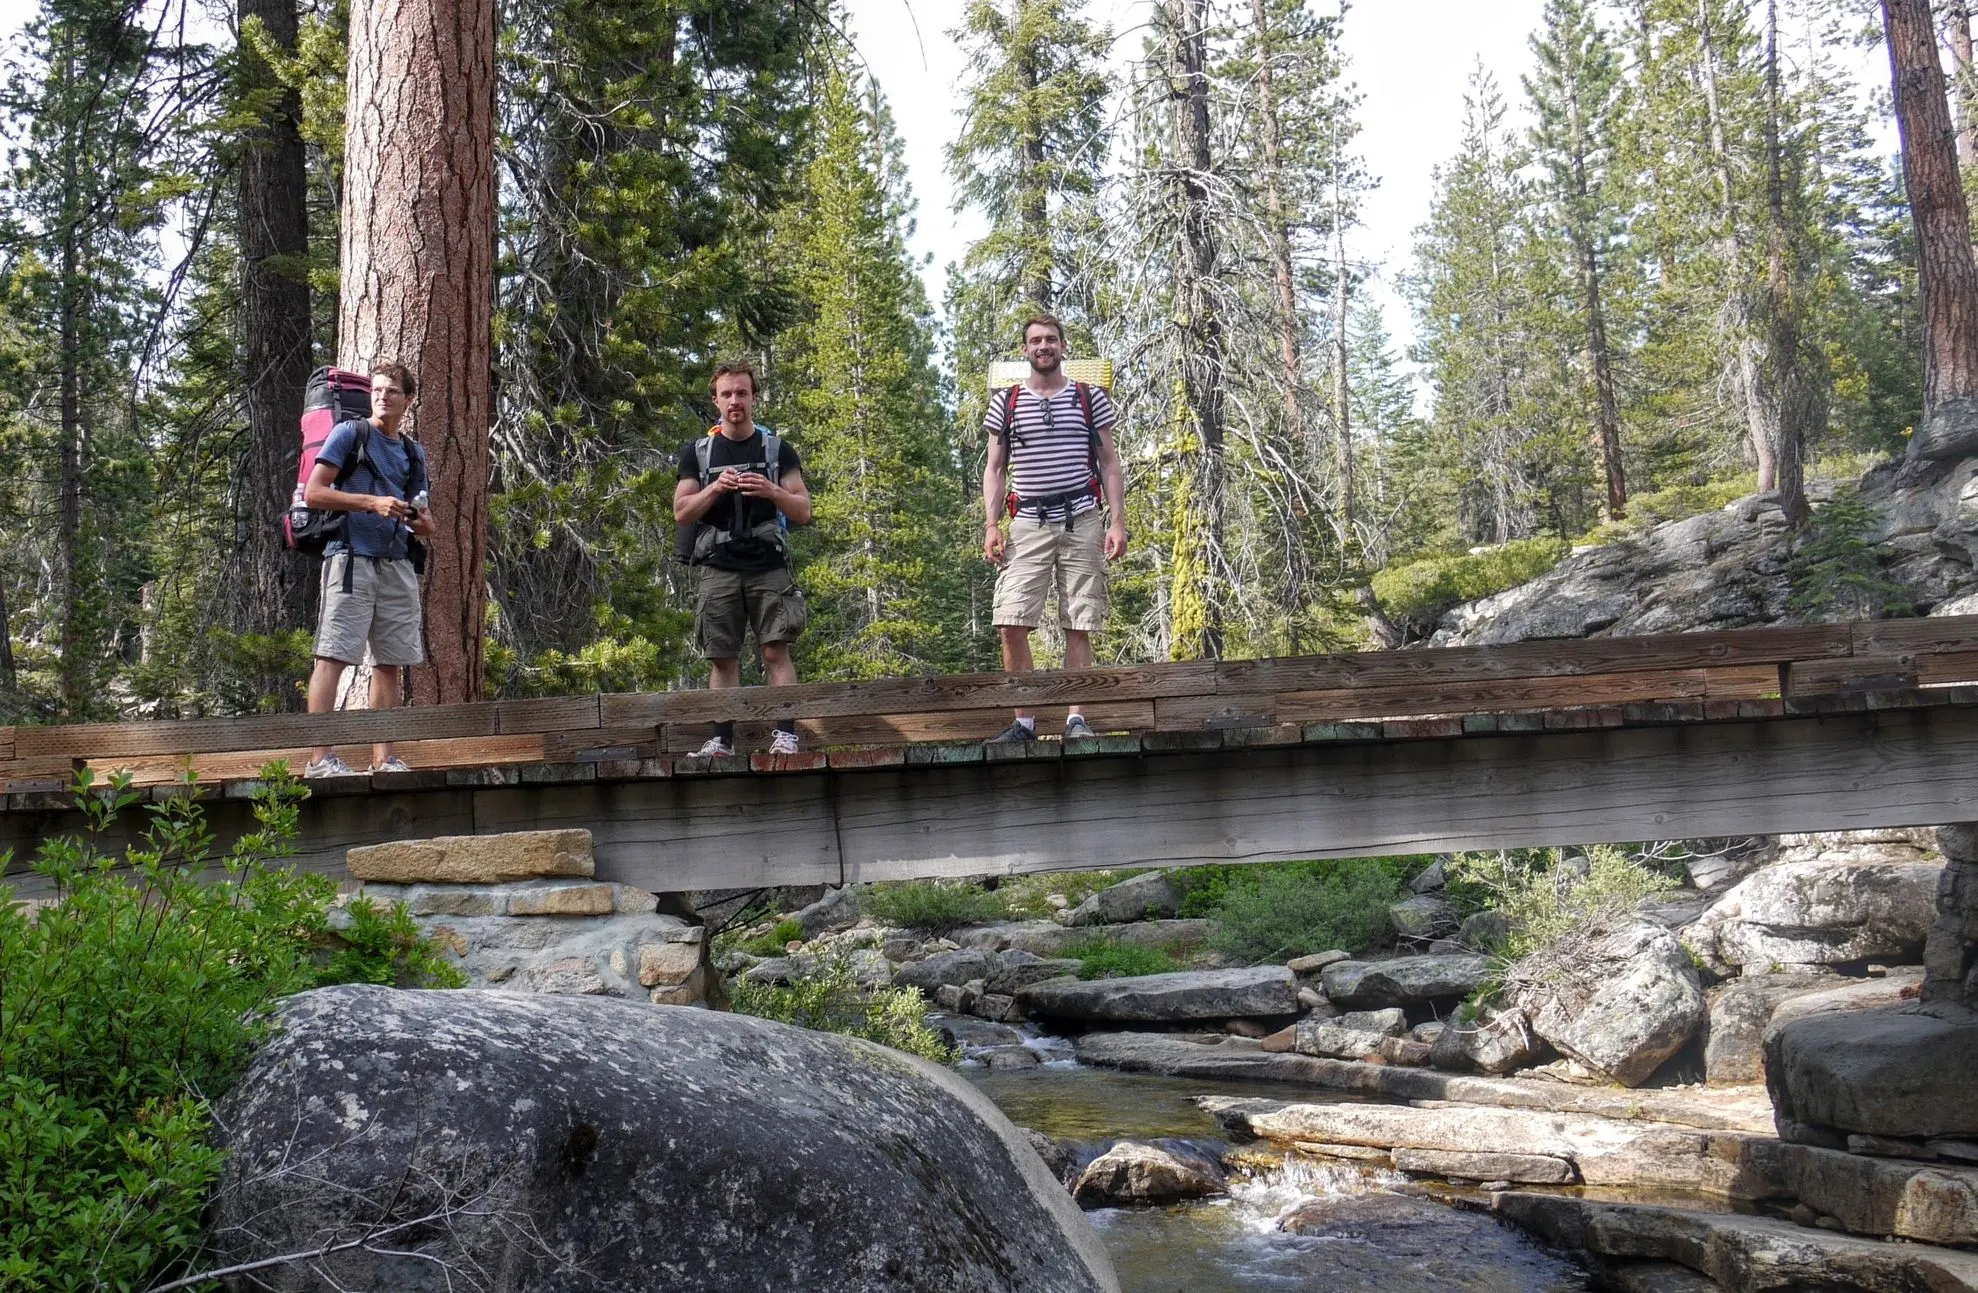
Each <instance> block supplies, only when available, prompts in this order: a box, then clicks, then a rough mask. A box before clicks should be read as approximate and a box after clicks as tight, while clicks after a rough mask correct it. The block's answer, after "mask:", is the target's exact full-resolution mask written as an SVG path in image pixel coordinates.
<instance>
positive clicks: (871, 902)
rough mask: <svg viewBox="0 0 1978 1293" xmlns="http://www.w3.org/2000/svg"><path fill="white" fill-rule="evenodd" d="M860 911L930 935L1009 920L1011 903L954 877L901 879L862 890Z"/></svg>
mask: <svg viewBox="0 0 1978 1293" xmlns="http://www.w3.org/2000/svg"><path fill="white" fill-rule="evenodd" d="M859 910H860V911H862V912H864V913H865V914H867V915H869V916H873V917H876V918H878V919H879V920H883V921H885V922H886V923H887V924H889V925H897V926H899V927H901V928H902V929H916V930H921V931H923V932H925V933H929V934H945V933H947V932H948V931H949V930H951V929H960V928H961V927H962V926H964V925H987V924H990V923H992V922H994V921H999V920H1008V919H1009V915H1010V909H1009V904H1008V903H1007V902H1005V901H1004V899H1003V896H1002V895H1001V894H999V893H990V892H989V891H988V890H986V889H983V888H981V887H979V886H977V885H972V884H964V883H959V882H956V881H951V880H898V881H888V882H885V883H881V884H873V885H867V886H866V887H865V888H863V889H861V890H860V891H859Z"/></svg>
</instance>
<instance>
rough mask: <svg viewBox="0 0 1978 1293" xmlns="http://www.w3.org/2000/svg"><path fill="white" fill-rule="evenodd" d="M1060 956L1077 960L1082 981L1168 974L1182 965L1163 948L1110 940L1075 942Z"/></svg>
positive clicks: (1097, 939) (1096, 939)
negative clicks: (1138, 945)
mask: <svg viewBox="0 0 1978 1293" xmlns="http://www.w3.org/2000/svg"><path fill="white" fill-rule="evenodd" d="M1063 955H1065V956H1067V957H1070V958H1072V959H1074V960H1076V961H1077V962H1078V963H1079V965H1078V977H1079V978H1081V979H1131V978H1136V977H1138V976H1139V975H1142V974H1167V973H1169V972H1171V971H1174V970H1179V969H1180V968H1181V962H1179V961H1177V960H1175V959H1174V956H1173V955H1172V954H1171V953H1170V952H1168V951H1167V950H1166V949H1164V948H1159V947H1136V946H1132V945H1130V944H1126V943H1120V942H1116V941H1115V940H1113V939H1110V938H1092V939H1087V940H1085V941H1084V942H1081V943H1074V944H1072V945H1071V946H1070V947H1067V948H1066V949H1065V950H1064V953H1063Z"/></svg>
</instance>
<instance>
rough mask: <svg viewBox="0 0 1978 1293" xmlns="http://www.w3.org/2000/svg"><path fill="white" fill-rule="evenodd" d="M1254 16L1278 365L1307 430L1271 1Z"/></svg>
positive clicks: (1294, 413) (1256, 5)
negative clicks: (1302, 410)
mask: <svg viewBox="0 0 1978 1293" xmlns="http://www.w3.org/2000/svg"><path fill="white" fill-rule="evenodd" d="M1250 21H1251V24H1252V26H1253V28H1254V43H1255V46H1256V50H1257V112H1258V117H1259V118H1260V120H1259V124H1260V125H1261V126H1262V127H1263V130H1264V140H1263V144H1264V218H1265V220H1266V221H1268V222H1269V225H1270V227H1269V228H1268V229H1267V230H1266V231H1265V233H1266V236H1267V237H1268V240H1269V242H1270V256H1271V281H1272V284H1273V286H1274V287H1275V288H1276V289H1277V350H1278V367H1279V370H1280V372H1281V374H1282V377H1281V380H1282V382H1283V383H1284V426H1285V431H1286V433H1287V434H1290V435H1293V436H1296V435H1297V434H1298V433H1299V431H1300V430H1301V426H1300V424H1301V422H1302V419H1301V418H1300V416H1299V409H1298V394H1299V389H1300V387H1301V386H1302V385H1303V384H1304V357H1303V355H1302V354H1301V353H1300V349H1301V347H1300V345H1299V339H1298V285H1297V280H1296V277H1295V275H1294V273H1293V271H1292V265H1291V228H1290V219H1289V217H1287V216H1286V214H1285V210H1284V161H1283V154H1284V127H1283V123H1282V122H1281V121H1280V120H1279V118H1278V102H1277V84H1276V82H1275V81H1274V80H1273V76H1272V73H1273V69H1272V67H1271V60H1272V58H1274V57H1275V56H1276V44H1275V42H1274V40H1273V39H1272V37H1273V34H1274V33H1273V32H1272V31H1271V18H1270V11H1269V9H1268V8H1267V7H1266V0H1250Z"/></svg>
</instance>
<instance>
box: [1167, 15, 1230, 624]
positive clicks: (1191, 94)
mask: <svg viewBox="0 0 1978 1293" xmlns="http://www.w3.org/2000/svg"><path fill="white" fill-rule="evenodd" d="M1166 4H1167V9H1168V21H1169V25H1170V27H1171V29H1172V41H1173V48H1172V51H1171V59H1172V68H1171V71H1170V82H1169V83H1170V91H1169V93H1170V94H1171V96H1172V109H1173V143H1172V148H1173V153H1174V156H1173V159H1172V162H1171V165H1172V166H1173V167H1174V168H1175V171H1176V175H1177V180H1178V182H1177V184H1176V185H1175V204H1176V210H1175V217H1176V223H1177V225H1178V227H1179V229H1180V243H1181V245H1180V247H1179V248H1177V251H1178V252H1179V260H1180V264H1179V265H1178V267H1177V268H1178V269H1179V275H1178V279H1179V281H1178V282H1177V284H1176V287H1177V290H1178V293H1179V295H1180V298H1181V306H1182V313H1183V316H1184V319H1185V323H1184V325H1183V341H1182V347H1183V356H1182V361H1183V362H1182V379H1181V385H1182V392H1183V401H1184V405H1185V408H1186V416H1187V420H1188V422H1189V424H1190V425H1191V429H1192V430H1193V431H1194V434H1195V441H1196V464H1195V480H1194V488H1193V491H1192V497H1191V498H1190V499H1189V500H1188V506H1189V510H1191V511H1192V512H1193V513H1195V522H1196V523H1195V525H1193V526H1190V527H1187V528H1188V529H1193V530H1194V533H1193V535H1192V536H1191V538H1192V540H1193V544H1194V548H1195V551H1194V554H1193V560H1192V561H1191V562H1189V563H1187V565H1186V566H1185V567H1184V569H1186V570H1187V571H1188V577H1189V578H1190V579H1191V581H1192V583H1193V584H1194V587H1192V588H1189V589H1187V590H1185V595H1186V596H1187V597H1188V598H1190V599H1193V600H1194V601H1196V602H1197V603H1198V605H1199V614H1200V622H1199V624H1198V625H1197V626H1195V627H1194V630H1193V632H1192V634H1191V635H1190V636H1192V637H1193V639H1194V640H1193V641H1192V642H1182V641H1179V640H1178V641H1177V643H1176V645H1177V647H1180V648H1183V649H1184V650H1186V649H1188V648H1193V650H1192V654H1195V655H1197V656H1200V657H1203V658H1207V659H1212V660H1213V659H1220V658H1221V657H1222V653H1223V617H1222V588H1221V582H1222V579H1223V566H1224V563H1223V555H1222V554H1223V524H1224V498H1223V484H1224V476H1225V470H1224V462H1223V381H1224V376H1225V367H1224V364H1223V326H1222V315H1221V307H1220V303H1219V302H1218V300H1217V284H1216V281H1215V275H1216V241H1215V224H1214V218H1213V215H1212V213H1211V212H1210V209H1209V185H1208V179H1209V174H1210V169H1211V165H1212V157H1211V154H1210V151H1209V74H1208V54H1209V36H1208V13H1207V5H1206V3H1205V0H1166ZM1179 636H1180V634H1179V631H1178V632H1177V637H1178V638H1179Z"/></svg>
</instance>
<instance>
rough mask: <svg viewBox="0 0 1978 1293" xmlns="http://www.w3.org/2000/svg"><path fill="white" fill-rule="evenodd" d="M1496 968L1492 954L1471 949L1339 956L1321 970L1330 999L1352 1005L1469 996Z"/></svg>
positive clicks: (1376, 1007) (1379, 1005)
mask: <svg viewBox="0 0 1978 1293" xmlns="http://www.w3.org/2000/svg"><path fill="white" fill-rule="evenodd" d="M1489 974H1490V961H1489V959H1488V958H1486V957H1482V956H1471V955H1468V954H1461V953H1459V954H1456V955H1443V956H1397V957H1395V958H1393V959H1392V960H1388V961H1336V962H1334V963H1333V964H1331V965H1328V966H1326V967H1325V969H1324V970H1323V971H1322V972H1321V982H1323V983H1324V984H1325V992H1326V999H1327V1000H1329V1001H1331V1002H1332V1003H1333V1004H1334V1005H1337V1006H1342V1007H1344V1008H1346V1009H1348V1010H1380V1009H1384V1008H1386V1007H1389V1006H1409V1005H1413V1004H1415V1003H1416V1002H1420V1001H1441V1000H1450V999H1452V998H1456V997H1467V996H1469V995H1470V994H1471V993H1472V992H1475V991H1476V990H1477V989H1478V988H1479V987H1480V986H1482V984H1483V982H1484V980H1485V979H1486V978H1487V977H1489Z"/></svg>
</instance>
